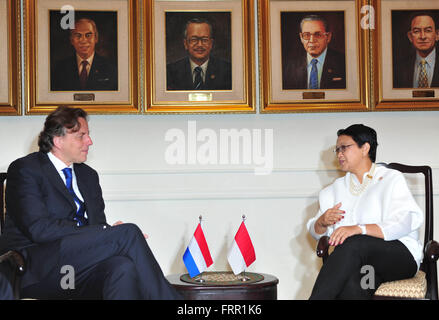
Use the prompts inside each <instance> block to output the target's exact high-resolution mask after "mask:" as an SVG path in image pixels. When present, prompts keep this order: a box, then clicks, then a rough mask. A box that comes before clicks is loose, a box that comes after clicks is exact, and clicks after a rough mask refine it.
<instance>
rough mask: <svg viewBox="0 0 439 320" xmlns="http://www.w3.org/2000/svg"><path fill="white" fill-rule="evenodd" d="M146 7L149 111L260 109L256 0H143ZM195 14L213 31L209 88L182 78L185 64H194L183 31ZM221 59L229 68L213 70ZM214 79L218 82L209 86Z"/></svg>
mask: <svg viewBox="0 0 439 320" xmlns="http://www.w3.org/2000/svg"><path fill="white" fill-rule="evenodd" d="M143 6H144V8H143V24H144V28H143V30H144V33H143V34H144V41H143V44H144V67H145V72H144V74H145V79H144V83H145V85H144V88H145V94H144V97H145V113H147V114H154V113H165V114H166V113H177V114H178V113H255V76H254V70H255V54H254V40H253V39H254V5H253V1H252V0H231V1H185V0H183V1H158V0H144V1H143ZM194 18H195V19H201V20H198V21H206V20H207V21H209V24H210V25H211V33H213V34H214V35H211V39H212V40H209V41H211V45H212V47H213V48H212V49H211V51H210V56H209V62H208V67H207V72H206V75H205V77H206V79H205V80H204V84H205V85H206V87H205V88H204V89H200V90H198V89H193V87H189V84H190V85H191V86H192V81H191V80H188V81H186V80H183V78H184V79H186V78H187V76H186V74H185V73H184V72H183V69H184V70H186V64H187V65H188V66H189V58H188V56H189V55H188V52H189V51H187V52H186V50H185V47H184V39H183V38H184V35H183V34H184V30H185V29H186V23H187V22H188V21H189V20H191V19H194ZM198 44H199V42H197V45H198ZM203 50H204V49H203ZM229 59H230V60H229ZM177 60H178V61H179V62H180V63H181V64H177V62H178V61H177ZM218 60H222V61H223V62H222V65H223V66H224V67H221V68H217V69H215V70H217V71H216V72H217V73H209V65H211V66H212V67H214V66H215V64H213V61H218ZM183 64H184V68H180V65H183ZM188 68H189V67H188ZM211 70H212V69H211ZM224 70H227V72H226V71H224ZM180 71H181V72H180ZM223 71H224V72H223ZM190 72H191V71H190V69H189V71H188V73H189V74H190ZM209 74H210V75H209ZM190 76H191V75H190ZM220 79H221V80H220ZM227 79H228V80H227ZM210 80H214V81H215V84H211V85H207V83H208V81H210ZM214 81H211V83H212V82H214Z"/></svg>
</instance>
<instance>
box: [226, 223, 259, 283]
mask: <svg viewBox="0 0 439 320" xmlns="http://www.w3.org/2000/svg"><path fill="white" fill-rule="evenodd" d="M227 260H228V261H229V264H230V266H231V267H232V270H233V273H234V274H235V275H237V274H239V273H241V272H242V271H244V270H245V269H246V268H247V267H249V266H250V265H251V264H252V263H253V262H254V261H255V260H256V254H255V249H254V248H253V243H252V240H251V239H250V235H249V234H248V231H247V228H246V227H245V223H244V221H242V223H241V226H240V227H239V229H238V232H237V233H236V235H235V239H234V240H233V244H232V248H231V249H230V250H229V254H228V256H227Z"/></svg>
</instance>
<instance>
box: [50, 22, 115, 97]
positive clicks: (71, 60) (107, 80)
mask: <svg viewBox="0 0 439 320" xmlns="http://www.w3.org/2000/svg"><path fill="white" fill-rule="evenodd" d="M98 40H99V34H98V30H97V27H96V24H95V22H94V21H93V20H90V19H79V20H78V21H76V22H75V29H73V30H72V31H71V32H70V43H71V44H72V46H73V48H74V49H75V53H74V55H73V56H71V57H68V58H66V59H63V60H61V61H59V62H58V63H57V64H56V65H55V67H54V68H53V70H52V72H51V87H50V88H51V90H52V91H107V90H117V89H118V83H117V68H116V67H115V66H114V64H112V63H110V62H109V61H108V60H107V59H106V58H104V57H103V56H101V55H99V54H98V53H96V51H95V46H96V44H97V43H98Z"/></svg>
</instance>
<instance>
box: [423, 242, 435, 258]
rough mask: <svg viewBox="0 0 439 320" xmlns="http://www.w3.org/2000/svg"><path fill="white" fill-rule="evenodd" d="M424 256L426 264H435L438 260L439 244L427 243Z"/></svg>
mask: <svg viewBox="0 0 439 320" xmlns="http://www.w3.org/2000/svg"><path fill="white" fill-rule="evenodd" d="M424 256H425V258H426V259H427V261H428V262H436V261H437V259H438V258H439V243H437V242H436V241H434V240H430V241H428V242H427V245H426V246H425V252H424Z"/></svg>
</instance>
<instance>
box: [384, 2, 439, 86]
mask: <svg viewBox="0 0 439 320" xmlns="http://www.w3.org/2000/svg"><path fill="white" fill-rule="evenodd" d="M438 21H439V10H428V11H402V10H395V11H392V32H393V33H392V48H393V87H394V88H420V89H421V88H432V87H439V49H438V47H437V43H438V41H439V28H438ZM404 30H407V31H406V32H401V31H404Z"/></svg>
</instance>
